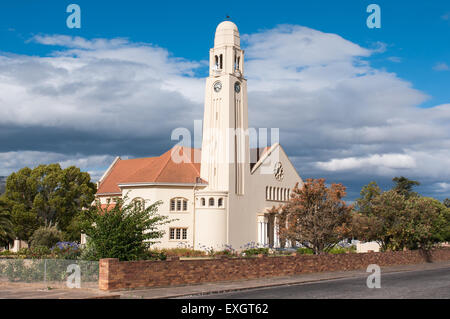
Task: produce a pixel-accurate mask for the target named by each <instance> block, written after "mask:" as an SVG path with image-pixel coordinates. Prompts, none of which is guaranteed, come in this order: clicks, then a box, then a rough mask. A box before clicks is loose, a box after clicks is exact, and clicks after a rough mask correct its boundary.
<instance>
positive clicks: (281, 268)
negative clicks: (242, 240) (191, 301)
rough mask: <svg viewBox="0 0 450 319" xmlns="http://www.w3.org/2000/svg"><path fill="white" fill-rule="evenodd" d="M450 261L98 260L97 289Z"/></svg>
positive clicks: (447, 252) (421, 257)
mask: <svg viewBox="0 0 450 319" xmlns="http://www.w3.org/2000/svg"><path fill="white" fill-rule="evenodd" d="M446 260H450V249H448V248H447V249H445V248H443V249H436V250H434V251H433V252H431V253H429V254H424V253H423V252H421V251H398V252H384V253H365V254H339V255H321V256H314V255H293V256H283V257H268V256H259V257H254V258H218V259H209V260H179V259H178V258H172V259H171V260H167V261H122V262H119V260H118V259H114V258H109V259H101V260H100V276H99V288H100V289H101V290H119V289H131V288H144V287H160V286H171V285H187V284H198V283H204V282H215V281H228V280H240V279H254V278H264V277H278V276H289V275H296V274H301V273H310V272H324V271H345V270H356V269H366V268H367V266H368V265H369V264H377V265H379V266H389V265H406V264H419V263H425V262H433V261H446Z"/></svg>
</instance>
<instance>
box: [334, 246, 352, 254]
mask: <svg viewBox="0 0 450 319" xmlns="http://www.w3.org/2000/svg"><path fill="white" fill-rule="evenodd" d="M328 253H329V254H346V253H356V247H355V246H350V247H333V248H332V249H330V251H329V252H328Z"/></svg>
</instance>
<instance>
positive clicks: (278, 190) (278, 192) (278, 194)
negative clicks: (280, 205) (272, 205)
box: [277, 187, 280, 200]
mask: <svg viewBox="0 0 450 319" xmlns="http://www.w3.org/2000/svg"><path fill="white" fill-rule="evenodd" d="M277 200H280V188H279V187H277Z"/></svg>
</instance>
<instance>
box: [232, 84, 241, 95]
mask: <svg viewBox="0 0 450 319" xmlns="http://www.w3.org/2000/svg"><path fill="white" fill-rule="evenodd" d="M234 91H236V93H239V92H241V83H239V82H236V83H234Z"/></svg>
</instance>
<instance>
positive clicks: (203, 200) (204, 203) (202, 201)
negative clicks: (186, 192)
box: [200, 197, 206, 206]
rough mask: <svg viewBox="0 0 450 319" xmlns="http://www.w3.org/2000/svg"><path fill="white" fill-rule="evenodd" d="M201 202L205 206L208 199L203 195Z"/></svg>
mask: <svg viewBox="0 0 450 319" xmlns="http://www.w3.org/2000/svg"><path fill="white" fill-rule="evenodd" d="M200 202H201V205H202V206H205V205H206V201H205V199H204V198H203V197H202V199H201V200H200Z"/></svg>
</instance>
